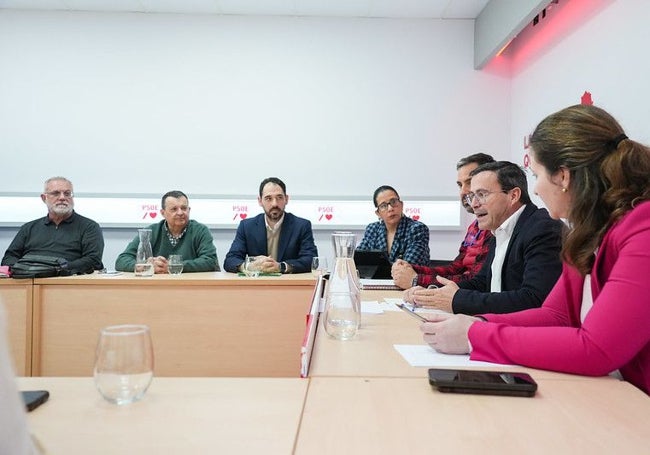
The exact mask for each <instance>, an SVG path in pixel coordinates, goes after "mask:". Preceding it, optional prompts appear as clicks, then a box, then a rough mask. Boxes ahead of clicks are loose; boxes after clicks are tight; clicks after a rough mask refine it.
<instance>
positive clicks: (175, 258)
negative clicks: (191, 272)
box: [167, 254, 183, 275]
mask: <svg viewBox="0 0 650 455" xmlns="http://www.w3.org/2000/svg"><path fill="white" fill-rule="evenodd" d="M167 270H168V271H169V273H170V274H172V275H180V274H181V273H182V272H183V256H181V255H180V254H170V255H169V259H167Z"/></svg>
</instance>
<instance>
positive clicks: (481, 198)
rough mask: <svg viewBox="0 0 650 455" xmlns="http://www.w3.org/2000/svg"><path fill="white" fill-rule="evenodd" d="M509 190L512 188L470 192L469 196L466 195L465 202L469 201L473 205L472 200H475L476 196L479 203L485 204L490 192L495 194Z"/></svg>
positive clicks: (506, 192)
mask: <svg viewBox="0 0 650 455" xmlns="http://www.w3.org/2000/svg"><path fill="white" fill-rule="evenodd" d="M508 191H510V190H501V191H487V190H478V191H477V192H476V193H469V194H468V195H467V196H465V202H467V203H468V204H469V205H472V201H473V200H474V198H476V200H477V201H478V203H479V204H485V203H486V202H487V198H488V196H489V195H490V194H494V193H505V194H508Z"/></svg>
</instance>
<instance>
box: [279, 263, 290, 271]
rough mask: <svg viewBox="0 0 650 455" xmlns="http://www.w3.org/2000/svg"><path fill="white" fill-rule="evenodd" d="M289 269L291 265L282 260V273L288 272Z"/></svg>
mask: <svg viewBox="0 0 650 455" xmlns="http://www.w3.org/2000/svg"><path fill="white" fill-rule="evenodd" d="M288 271H289V266H288V265H287V263H286V262H280V273H287V272H288Z"/></svg>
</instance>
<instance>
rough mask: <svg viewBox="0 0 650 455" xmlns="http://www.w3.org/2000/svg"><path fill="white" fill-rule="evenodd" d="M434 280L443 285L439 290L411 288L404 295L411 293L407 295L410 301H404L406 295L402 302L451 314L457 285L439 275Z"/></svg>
mask: <svg viewBox="0 0 650 455" xmlns="http://www.w3.org/2000/svg"><path fill="white" fill-rule="evenodd" d="M436 280H437V281H438V283H440V284H442V285H443V286H442V287H441V288H434V289H430V288H429V289H424V288H422V287H419V286H418V287H415V288H411V289H409V290H408V291H405V294H406V293H408V292H409V291H411V293H410V294H409V295H408V298H409V299H410V300H406V299H407V296H406V295H405V296H404V300H405V301H407V302H409V303H412V304H414V305H417V306H421V307H425V308H436V309H438V310H442V311H447V312H449V313H453V308H452V302H453V300H454V295H455V294H456V291H458V285H457V284H456V283H454V282H453V281H451V280H448V279H446V278H443V277H441V276H440V275H438V276H437V277H436Z"/></svg>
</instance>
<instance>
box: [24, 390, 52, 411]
mask: <svg viewBox="0 0 650 455" xmlns="http://www.w3.org/2000/svg"><path fill="white" fill-rule="evenodd" d="M22 395H23V401H24V402H25V407H26V408H27V412H30V411H33V410H34V409H36V408H38V407H39V406H40V405H42V404H43V403H45V402H46V401H47V399H48V398H50V392H48V391H47V390H25V391H23V392H22Z"/></svg>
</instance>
